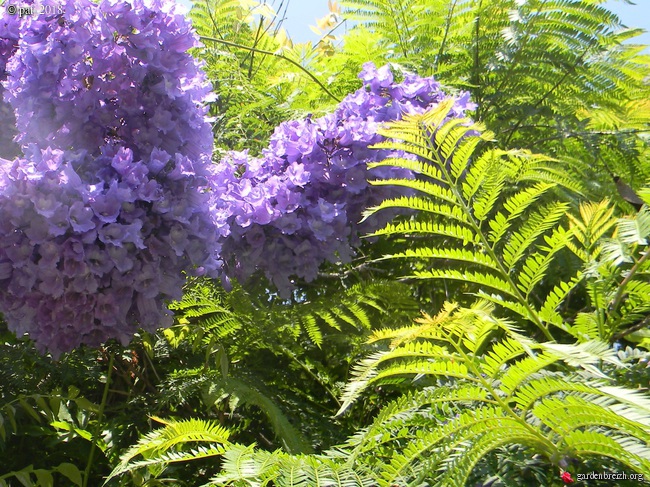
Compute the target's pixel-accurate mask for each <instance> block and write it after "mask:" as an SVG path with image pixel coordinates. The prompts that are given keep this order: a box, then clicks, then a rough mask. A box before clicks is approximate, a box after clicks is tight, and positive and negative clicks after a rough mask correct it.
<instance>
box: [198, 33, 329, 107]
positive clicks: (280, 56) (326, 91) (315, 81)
mask: <svg viewBox="0 0 650 487" xmlns="http://www.w3.org/2000/svg"><path fill="white" fill-rule="evenodd" d="M199 38H200V39H201V40H202V41H212V42H217V43H219V44H223V45H225V46H230V47H237V48H239V49H245V50H247V51H251V52H256V53H258V54H266V55H267V56H275V57H277V58H280V59H284V60H285V61H287V62H289V63H291V64H293V65H294V66H296V67H297V68H299V69H300V70H301V71H302V72H304V73H305V74H306V75H307V76H309V78H311V80H312V81H314V83H316V84H317V85H318V86H320V88H321V89H322V90H323V91H324V92H325V93H327V94H328V95H329V97H330V98H332V99H333V100H335V101H336V102H337V103H340V102H341V99H340V98H338V97H337V96H335V95H334V94H333V93H332V92H331V91H330V90H328V89H327V87H326V86H325V85H324V84H323V83H322V82H321V81H320V80H319V79H318V78H317V77H316V76H314V75H313V74H312V73H311V72H310V71H309V70H307V69H306V68H305V67H303V66H301V65H300V63H298V62H296V61H294V60H293V59H291V58H288V57H287V56H285V55H284V54H280V53H277V52H271V51H266V50H264V49H257V48H255V47H250V46H244V45H243V44H237V43H236V42H230V41H226V40H223V39H217V38H215V37H206V36H200V37H199Z"/></svg>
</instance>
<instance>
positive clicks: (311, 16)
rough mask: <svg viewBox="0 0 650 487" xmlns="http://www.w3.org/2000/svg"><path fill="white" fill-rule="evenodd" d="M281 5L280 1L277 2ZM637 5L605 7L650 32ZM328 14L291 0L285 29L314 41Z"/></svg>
mask: <svg viewBox="0 0 650 487" xmlns="http://www.w3.org/2000/svg"><path fill="white" fill-rule="evenodd" d="M275 3H276V4H279V1H278V0H276V1H275ZM636 3H637V5H629V4H626V3H625V2H624V1H623V0H610V1H608V2H607V3H606V4H605V5H606V6H607V7H608V8H609V9H610V10H612V11H613V12H615V13H616V14H617V15H618V16H619V17H620V18H621V19H622V21H623V23H624V24H625V25H626V26H628V27H641V28H643V29H645V30H647V31H650V0H636ZM325 14H327V0H289V9H288V11H287V19H286V21H285V27H286V28H287V30H288V31H289V34H290V35H291V38H292V39H293V40H294V41H298V42H300V41H305V40H314V39H316V38H317V37H316V35H315V34H314V33H313V32H312V31H311V30H310V29H309V25H315V24H316V18H318V17H323V16H324V15H325ZM639 39H640V41H639V42H640V43H642V44H648V45H650V33H646V34H644V36H643V37H642V38H639Z"/></svg>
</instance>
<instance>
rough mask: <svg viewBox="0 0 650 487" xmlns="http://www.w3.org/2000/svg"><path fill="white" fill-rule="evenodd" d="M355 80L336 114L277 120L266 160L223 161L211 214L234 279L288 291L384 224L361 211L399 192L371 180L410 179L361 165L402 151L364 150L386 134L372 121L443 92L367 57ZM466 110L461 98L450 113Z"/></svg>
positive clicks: (417, 109) (416, 108) (420, 105)
mask: <svg viewBox="0 0 650 487" xmlns="http://www.w3.org/2000/svg"><path fill="white" fill-rule="evenodd" d="M360 78H361V79H362V81H363V83H364V85H363V87H362V88H361V89H359V90H358V91H356V92H355V93H353V94H351V95H349V96H347V97H346V98H345V99H344V100H343V102H342V103H341V104H340V105H339V106H338V108H337V109H336V111H335V112H334V113H332V114H329V115H326V116H324V117H322V118H318V119H312V118H311V117H307V118H305V119H303V120H293V121H290V122H285V123H283V124H281V125H280V126H279V127H278V128H277V129H276V130H275V133H274V134H273V136H272V137H271V140H270V144H269V146H268V148H267V149H266V150H265V151H264V153H263V157H261V158H252V157H249V156H248V155H247V154H246V153H230V154H228V155H227V156H226V157H225V158H224V160H223V161H222V163H221V165H220V166H219V168H218V177H217V180H216V181H215V186H216V187H217V188H218V189H217V192H218V193H219V194H220V195H221V198H220V199H219V200H218V201H217V202H216V203H217V208H216V209H215V213H216V214H218V215H219V218H221V219H223V220H224V221H226V222H227V223H229V226H230V229H231V233H230V235H229V236H228V237H227V238H226V239H225V241H224V244H223V249H222V257H223V259H224V262H225V263H226V267H225V272H226V273H228V274H230V275H234V276H236V277H237V278H239V279H240V280H241V279H246V278H248V277H250V276H251V275H252V274H253V273H254V272H255V271H257V270H261V271H263V272H264V273H265V274H266V276H267V278H269V279H270V280H271V281H272V282H273V283H274V284H275V285H276V286H277V288H278V289H279V290H280V292H281V293H283V294H285V295H286V294H287V293H288V291H289V290H290V289H291V288H292V284H293V283H292V279H294V278H296V277H297V278H300V279H305V280H307V281H310V280H313V279H314V278H315V277H316V276H317V272H318V268H319V266H320V265H321V264H322V263H323V262H325V261H331V262H335V261H344V262H345V261H347V260H349V259H350V257H351V256H352V255H353V252H354V251H353V249H354V247H355V246H356V245H357V244H358V243H359V236H360V235H361V234H363V233H366V232H368V231H371V230H374V229H376V228H378V227H379V226H380V225H381V224H382V223H384V222H381V221H379V220H378V219H377V218H376V217H375V218H374V219H372V220H366V221H364V223H363V224H362V225H360V224H359V221H360V220H361V217H362V212H363V211H364V210H365V209H367V208H368V207H370V206H372V205H376V204H379V203H380V202H381V201H383V200H384V199H386V198H387V197H390V196H393V195H394V194H392V193H394V192H395V191H396V190H395V189H389V188H388V187H376V186H375V187H371V186H370V185H369V183H368V180H369V179H375V178H389V177H405V176H406V177H408V175H406V174H403V173H400V172H399V170H397V169H393V168H388V167H384V168H375V169H373V170H372V171H368V170H367V164H368V163H370V162H375V161H381V160H383V159H385V158H386V157H388V156H397V155H403V154H389V153H387V151H382V150H376V149H371V148H370V146H371V145H373V144H376V143H377V142H380V141H381V140H383V138H382V137H381V136H380V135H378V134H377V127H378V126H379V125H380V124H381V123H383V122H387V121H393V120H399V119H401V118H402V117H403V116H404V115H405V114H415V113H422V112H424V111H426V110H427V109H430V108H431V107H433V106H435V105H436V104H437V103H439V102H440V101H442V100H443V99H447V98H448V97H449V96H448V95H447V94H445V93H444V92H443V91H442V90H441V88H440V85H439V84H438V83H437V82H435V81H434V80H433V78H421V77H419V76H416V75H413V74H406V75H405V77H404V79H403V81H401V82H396V81H395V80H394V77H393V73H392V72H391V70H390V68H389V67H388V66H384V67H382V68H379V69H378V68H376V67H375V66H374V65H373V64H372V63H367V64H366V65H365V66H364V68H363V71H362V72H361V74H360ZM473 107H474V105H473V104H471V103H470V101H469V96H468V95H467V94H463V95H462V96H461V97H459V98H457V99H456V100H455V104H454V108H453V110H452V114H453V115H454V116H462V115H463V114H464V112H465V111H466V110H468V109H473ZM383 216H384V218H386V219H389V218H390V217H391V215H389V214H388V212H386V213H384V214H383Z"/></svg>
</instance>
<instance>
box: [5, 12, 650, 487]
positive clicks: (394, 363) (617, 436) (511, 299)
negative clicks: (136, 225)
mask: <svg viewBox="0 0 650 487" xmlns="http://www.w3.org/2000/svg"><path fill="white" fill-rule="evenodd" d="M276 3H277V2H276ZM341 3H342V4H343V7H344V8H345V9H346V10H345V11H344V14H345V16H346V17H347V18H354V19H356V21H357V22H358V23H355V25H353V26H348V27H349V29H348V31H347V33H346V34H345V36H344V38H343V40H344V42H343V43H341V44H337V42H338V40H337V39H336V38H335V37H334V35H335V34H336V33H337V32H338V31H337V29H338V27H339V26H340V25H341V19H340V17H339V11H338V8H337V6H336V4H335V3H331V4H330V8H331V12H330V14H329V17H328V18H325V19H321V20H320V21H319V22H318V24H319V28H320V30H321V32H322V35H323V37H322V39H321V41H320V42H318V43H314V44H312V43H304V44H297V43H295V44H294V43H293V42H292V41H291V39H289V37H288V35H287V34H286V33H285V32H284V31H283V29H282V20H281V18H282V17H283V12H282V5H283V3H280V5H279V6H278V10H279V11H278V12H274V11H273V6H272V5H270V4H269V3H265V2H256V1H248V0H202V1H197V2H195V3H194V6H193V9H192V11H191V14H190V15H191V17H192V19H193V22H194V26H195V28H196V29H197V31H198V32H199V34H200V35H201V36H203V37H204V45H203V47H201V48H198V49H196V50H195V54H196V56H197V57H200V58H201V59H203V60H205V61H206V69H207V72H208V75H209V77H210V79H211V80H212V83H213V86H214V88H215V93H216V94H217V95H218V97H217V99H216V101H215V102H214V103H213V104H212V106H211V114H212V115H213V116H214V117H215V123H214V134H215V144H216V146H217V147H220V148H227V149H249V150H250V151H251V152H253V153H255V152H257V151H259V150H261V149H262V148H263V147H265V146H266V139H267V138H268V136H269V135H270V133H271V132H272V130H273V128H274V127H275V126H276V125H278V124H279V123H280V122H282V121H283V120H286V119H290V118H296V117H300V116H305V115H306V113H308V112H314V113H321V112H324V111H327V110H328V109H329V108H330V107H331V106H332V104H333V103H334V99H336V98H342V97H343V96H345V94H347V93H350V92H352V91H354V90H355V89H357V88H358V87H359V81H358V79H357V74H358V72H359V71H360V69H361V65H362V64H363V63H364V62H366V61H374V62H375V63H376V64H383V63H385V62H387V61H390V62H392V63H393V64H392V66H393V68H394V71H395V72H396V73H398V76H399V72H404V71H405V70H409V69H410V70H414V71H417V72H419V73H420V74H422V75H431V74H433V75H435V76H436V78H437V79H438V80H439V81H441V82H442V83H443V84H444V85H446V86H447V87H450V88H451V91H453V90H454V89H457V88H458V89H467V90H470V92H471V94H472V98H473V100H474V101H475V102H477V104H478V107H477V110H476V113H475V114H474V116H473V120H475V121H476V123H475V122H474V121H472V120H469V119H467V120H457V119H452V120H451V121H449V120H448V117H447V115H448V110H449V107H448V106H446V105H445V104H442V105H441V106H439V107H438V109H437V110H435V111H432V112H431V113H428V114H425V115H422V116H417V117H411V118H406V119H405V120H403V121H402V122H398V123H395V124H392V125H390V126H385V127H382V128H381V131H382V134H384V135H385V136H387V138H388V142H386V143H385V144H382V145H381V147H380V148H384V149H399V150H402V151H404V157H402V158H394V159H389V160H386V161H383V162H382V163H380V164H378V165H390V166H400V167H405V168H409V169H412V170H414V171H415V172H416V173H417V176H416V178H415V179H404V180H389V181H382V180H380V181H376V182H375V184H377V185H399V186H402V187H404V188H408V189H410V191H411V192H410V194H409V195H408V196H405V197H402V198H395V199H392V200H388V201H384V202H383V203H382V204H380V205H379V206H377V207H376V208H371V209H369V210H368V213H367V215H371V214H372V213H374V212H380V211H383V210H384V209H386V208H398V209H401V210H404V213H405V214H404V215H403V216H402V217H400V218H399V219H396V220H395V221H394V222H392V223H390V224H389V225H387V226H386V227H385V228H383V229H380V230H378V231H377V232H376V233H375V234H373V235H372V237H373V238H372V239H368V241H367V243H366V245H365V246H364V247H363V248H362V249H361V254H362V255H363V256H364V257H363V258H360V259H359V261H357V262H355V267H351V266H350V267H348V268H344V267H343V266H335V265H332V266H329V267H328V268H325V269H323V272H322V273H321V274H320V275H319V276H318V278H317V279H316V280H315V281H314V282H312V283H310V284H309V285H304V286H303V287H301V288H299V289H298V290H297V291H296V292H295V293H294V295H293V296H292V297H291V299H289V300H282V299H279V298H278V297H277V296H276V295H274V294H273V293H271V292H270V291H269V289H268V288H267V287H266V285H265V283H264V282H263V281H262V280H261V281H260V282H259V283H257V284H256V285H253V286H251V287H249V288H247V289H244V288H242V287H240V286H238V285H235V287H234V289H233V291H231V292H225V291H224V290H223V289H221V288H220V287H219V286H218V285H217V284H215V283H212V282H207V281H202V280H197V281H195V282H193V283H192V285H191V286H188V288H187V289H186V292H185V295H184V297H183V299H182V300H181V301H180V302H179V303H172V304H171V305H170V307H171V308H172V309H173V310H174V312H175V314H176V323H175V325H174V326H173V327H171V328H170V329H168V330H162V331H161V332H160V333H159V334H155V335H145V336H142V337H139V338H138V339H136V340H135V341H134V342H133V343H132V344H131V345H130V346H129V347H128V348H125V347H120V346H117V345H115V344H110V345H108V346H107V348H106V349H101V350H99V351H92V350H88V349H81V350H77V351H75V352H74V353H71V354H69V355H66V356H64V357H62V358H61V360H60V361H59V362H53V361H52V360H50V359H49V358H47V357H42V356H40V355H39V354H38V353H36V352H35V350H34V349H33V347H31V345H30V344H29V343H27V342H25V341H20V340H16V338H15V337H11V336H9V335H8V334H7V333H6V332H4V331H3V332H2V343H1V344H0V397H1V402H0V456H1V457H2V459H3V460H2V462H1V463H2V466H1V467H0V487H2V486H4V485H28V486H29V485H43V486H48V485H59V484H61V485H80V486H85V485H100V484H101V483H102V482H103V481H104V480H105V479H106V485H140V486H145V485H146V486H154V485H179V486H180V485H187V486H196V485H233V486H235V485H236V486H239V485H242V486H244V485H246V486H248V485H278V486H318V485H323V486H325V485H327V486H375V485H380V486H386V487H389V486H391V487H392V486H394V485H400V486H402V485H404V486H407V485H409V486H411V485H412V486H416V485H425V484H426V485H444V486H447V485H493V486H495V487H496V486H497V485H557V484H559V483H560V479H559V475H560V472H562V471H564V470H566V471H568V472H570V473H571V474H572V475H574V478H575V474H577V473H587V472H590V471H619V472H620V471H627V472H632V471H634V472H639V473H643V474H645V475H646V477H648V476H650V464H649V461H648V459H649V458H650V451H649V450H648V445H649V444H650V429H649V428H650V420H649V419H648V418H650V404H649V399H648V394H647V386H648V359H649V356H648V352H647V350H650V331H649V330H650V322H649V320H650V286H649V285H648V282H649V279H648V277H649V276H650V264H649V262H650V259H649V257H648V255H650V210H649V207H650V149H649V148H648V140H650V139H649V138H648V135H647V134H648V127H649V126H650V125H649V124H650V104H649V103H648V101H647V100H648V99H650V92H649V89H650V88H649V85H648V83H647V79H648V75H649V74H650V69H649V68H650V65H649V59H648V57H647V56H646V55H644V54H643V53H642V51H641V49H642V48H641V47H640V46H636V45H634V44H631V43H630V42H629V41H630V40H634V37H635V36H636V35H638V33H639V30H638V29H626V28H624V27H623V26H622V25H621V22H620V20H619V19H618V18H617V17H616V16H615V15H613V14H612V13H611V12H609V11H608V10H607V9H606V8H605V7H604V6H603V2H601V1H592V0H530V1H526V2H520V1H515V0H400V1H395V0H393V1H386V0H349V1H346V2H341ZM209 39H212V40H209ZM485 127H487V129H489V130H490V131H486V129H485ZM495 134H496V135H495ZM539 153H543V154H544V155H541V154H539ZM630 194H632V198H631V199H632V201H633V202H636V203H635V204H636V206H637V207H635V206H632V205H631V204H630ZM639 201H642V202H644V203H645V205H643V206H642V205H640V204H639ZM639 206H641V208H640V209H638V207H639ZM379 255H382V256H383V257H382V258H381V259H375V260H372V261H370V260H369V259H370V258H372V257H374V256H379ZM378 275H381V276H383V279H379V278H378V277H377V276H378ZM386 276H390V277H389V279H386ZM417 308H421V309H425V310H428V311H430V312H431V311H432V310H435V313H433V314H432V315H431V316H430V315H428V314H422V317H421V318H419V319H417V320H416V322H415V323H414V324H411V325H407V326H405V324H406V323H411V322H412V318H413V316H414V315H415V310H416V309H417ZM3 330H4V329H3ZM0 331H1V330H0ZM369 336H370V338H368V337H369ZM635 347H636V348H635ZM109 357H115V359H114V363H113V361H112V359H109ZM107 363H111V364H112V366H110V367H108V369H107ZM353 364H354V365H353ZM107 385H108V386H107ZM103 391H106V395H105V396H102V394H103ZM337 412H338V413H339V414H338V415H337ZM160 418H166V419H160ZM197 418H198V419H197ZM155 423H161V426H160V427H158V425H155ZM138 438H139V439H138ZM334 445H338V446H334ZM95 450H96V455H94V457H93V454H94V453H93V452H95ZM85 467H87V469H86V471H84V468H85ZM111 470H112V473H110V472H111ZM107 476H108V479H107ZM594 485H600V484H597V483H594Z"/></svg>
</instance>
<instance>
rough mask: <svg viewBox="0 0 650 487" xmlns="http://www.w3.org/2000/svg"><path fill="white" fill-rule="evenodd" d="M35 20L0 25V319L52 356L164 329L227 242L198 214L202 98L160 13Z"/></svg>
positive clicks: (75, 4)
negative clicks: (11, 119) (10, 143)
mask: <svg viewBox="0 0 650 487" xmlns="http://www.w3.org/2000/svg"><path fill="white" fill-rule="evenodd" d="M39 5H40V3H39ZM43 5H45V6H46V8H43V9H42V10H44V11H45V12H50V13H49V14H44V15H37V14H36V13H34V15H26V16H22V17H21V16H10V15H9V14H7V13H5V16H4V17H3V18H2V19H1V20H0V23H1V24H0V25H1V26H2V31H0V46H2V47H0V49H2V51H1V53H4V55H5V60H4V63H6V68H5V71H6V75H5V79H3V80H2V86H3V88H4V93H3V94H4V101H5V102H6V103H8V104H9V105H10V106H11V108H12V111H13V113H12V114H15V117H16V125H17V127H18V136H17V140H18V142H19V143H20V145H21V149H22V152H23V157H21V158H18V159H15V160H13V161H8V160H3V161H1V162H2V165H1V166H0V311H1V312H2V313H3V315H4V316H5V318H6V320H7V322H8V324H9V326H10V328H11V329H12V330H14V331H15V332H16V333H17V334H19V335H21V334H23V333H28V334H29V335H30V337H31V338H32V339H34V340H35V342H36V344H37V346H38V347H39V348H40V349H49V350H50V351H51V352H52V353H53V354H54V355H57V354H59V353H60V352H62V351H68V350H71V349H73V348H74V347H76V346H78V345H80V344H82V343H84V344H89V345H97V344H100V343H102V342H104V341H105V340H107V339H109V338H117V339H119V340H121V341H122V342H127V341H128V340H130V338H131V337H132V336H133V333H134V332H135V331H136V330H137V329H138V328H139V327H142V328H145V329H149V330H152V329H155V328H157V327H159V326H165V325H167V324H169V323H170V321H171V317H170V312H169V311H168V310H167V308H166V306H165V301H166V300H170V299H178V298H180V295H181V288H182V284H183V282H184V276H185V273H190V274H192V273H194V274H207V275H212V276H217V275H218V271H219V268H220V265H221V263H220V261H219V241H218V239H219V237H220V236H221V235H224V234H225V233H227V228H226V227H224V225H223V223H221V224H219V223H218V222H216V221H215V220H214V219H213V218H212V216H211V214H210V213H209V211H208V210H209V208H210V207H211V206H215V205H214V203H212V202H211V199H213V198H214V197H215V196H216V195H215V193H214V192H211V191H209V186H208V181H210V180H212V179H214V175H213V174H212V173H213V167H214V166H213V165H212V164H211V149H212V137H211V130H210V125H209V123H208V122H207V120H206V118H205V108H204V102H205V101H206V99H207V98H208V96H209V94H210V86H209V84H208V83H207V81H206V79H205V76H204V74H203V73H202V72H201V70H200V67H199V66H197V64H196V62H195V61H194V60H193V58H192V57H191V56H190V55H189V54H188V53H187V50H188V48H190V47H192V46H195V45H196V43H197V40H196V38H195V36H194V34H193V33H192V31H191V29H190V26H189V24H188V22H187V21H186V20H185V18H184V16H183V15H181V14H180V13H178V12H177V11H176V10H175V5H174V2H166V1H160V0H152V1H146V2H144V1H141V0H136V1H134V2H133V3H132V4H130V3H126V2H123V1H117V0H105V1H102V2H101V3H100V4H99V5H97V4H95V3H92V2H90V1H88V0H82V1H76V0H75V1H72V0H69V1H66V2H62V1H61V0H56V1H53V2H49V3H48V2H43ZM48 5H49V7H50V8H47V6H48ZM3 131H4V130H3Z"/></svg>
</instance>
